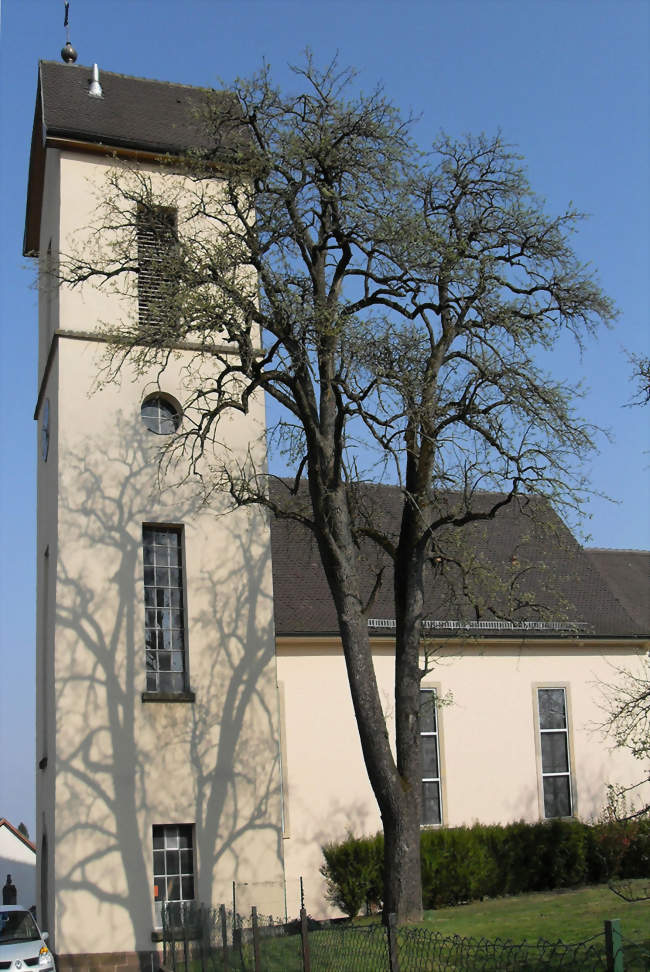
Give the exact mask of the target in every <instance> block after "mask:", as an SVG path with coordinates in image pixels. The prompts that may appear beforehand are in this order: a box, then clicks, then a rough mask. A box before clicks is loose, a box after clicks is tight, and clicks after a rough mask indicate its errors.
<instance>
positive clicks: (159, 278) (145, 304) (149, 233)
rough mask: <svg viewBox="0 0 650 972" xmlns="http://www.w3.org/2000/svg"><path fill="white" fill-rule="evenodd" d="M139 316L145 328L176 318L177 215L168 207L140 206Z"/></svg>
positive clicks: (138, 222) (138, 216)
mask: <svg viewBox="0 0 650 972" xmlns="http://www.w3.org/2000/svg"><path fill="white" fill-rule="evenodd" d="M137 239H138V314H139V321H140V324H141V325H142V326H145V327H159V328H160V327H162V328H165V327H166V326H169V325H172V324H173V323H174V321H175V319H176V316H177V315H176V313H175V310H174V308H175V298H176V296H177V285H176V275H177V261H178V214H177V212H176V210H175V209H173V208H170V207H166V206H144V205H141V206H139V207H138V215H137Z"/></svg>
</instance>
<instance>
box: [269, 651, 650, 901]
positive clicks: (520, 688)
mask: <svg viewBox="0 0 650 972" xmlns="http://www.w3.org/2000/svg"><path fill="white" fill-rule="evenodd" d="M647 647H648V646H647V645H643V646H641V645H637V646H632V645H629V644H628V645H626V646H625V645H623V644H619V645H617V644H615V643H613V644H611V645H610V646H608V648H607V649H606V650H605V649H604V648H603V647H602V646H600V647H598V646H597V645H593V644H592V645H590V644H589V643H586V642H585V643H582V644H581V645H580V646H578V645H575V644H571V643H570V642H569V643H566V644H562V643H561V642H556V643H550V642H546V643H543V644H542V643H538V644H535V643H521V644H515V645H512V646H508V645H505V644H501V645H497V644H492V645H488V644H485V645H482V646H478V645H476V644H467V645H465V646H462V645H458V646H455V645H449V646H447V647H444V648H443V649H441V650H440V651H439V652H438V653H437V656H436V661H435V663H434V668H433V671H432V672H431V674H430V675H428V676H427V677H426V678H425V680H424V682H423V687H427V686H431V687H436V689H437V691H438V694H439V696H440V698H441V699H445V700H446V704H444V705H442V706H441V707H440V708H439V734H440V735H439V741H440V756H441V772H442V803H443V811H442V813H443V824H444V825H446V826H457V825H460V824H471V823H473V822H474V821H481V822H483V823H508V822H510V821H513V820H519V819H522V820H528V821H534V820H539V819H542V818H543V805H542V803H541V799H540V786H539V783H540V768H539V763H538V755H537V747H538V735H539V733H538V732H537V729H536V722H535V689H536V688H537V687H538V686H549V687H554V686H555V687H566V688H567V699H568V710H569V711H568V717H569V742H570V750H571V761H572V769H573V776H572V788H573V794H574V813H575V815H576V816H578V817H580V818H581V819H582V820H586V821H588V820H591V819H594V818H597V817H598V815H599V814H600V813H601V812H602V810H603V808H604V805H605V801H606V785H607V783H610V782H611V783H629V782H633V781H635V780H638V779H639V778H640V776H641V773H640V772H639V770H640V765H639V763H638V761H636V760H634V759H633V758H632V757H631V756H630V755H629V753H627V752H626V751H623V750H620V749H615V748H614V747H613V746H612V744H611V741H608V740H607V739H605V738H604V737H603V734H602V732H601V730H600V729H599V725H600V724H601V723H602V721H603V717H604V713H603V709H602V708H601V705H602V696H601V692H600V688H599V683H601V682H603V683H607V684H611V682H612V681H613V679H614V678H615V669H616V666H623V667H633V666H634V665H637V664H639V663H640V659H639V657H638V655H639V653H642V652H644V651H647ZM393 666H394V654H393V650H392V646H391V645H390V643H386V642H384V643H383V644H382V643H380V642H379V641H376V642H375V668H376V672H377V679H378V683H379V688H380V693H381V696H382V701H383V704H384V711H385V714H386V717H387V721H388V724H389V727H390V728H391V730H392V707H393V702H392V698H393ZM278 679H279V683H280V686H281V698H282V715H283V717H282V732H283V778H284V801H285V834H284V847H285V868H286V878H287V907H288V911H289V913H294V912H295V911H296V910H297V908H298V902H299V879H300V877H301V876H302V877H303V878H304V882H305V889H306V896H307V908H308V910H309V912H310V913H311V914H313V915H315V916H318V915H324V914H328V913H330V911H331V909H330V908H329V906H328V904H327V902H326V901H325V898H324V890H325V888H324V882H323V879H322V877H321V875H320V874H319V867H320V865H321V864H322V862H323V858H322V853H321V846H322V845H323V844H324V843H326V842H328V841H332V840H338V839H340V838H342V837H344V836H345V835H346V833H348V832H352V833H353V834H354V835H357V836H361V835H367V834H374V833H376V832H377V831H378V830H379V829H380V826H381V824H380V818H379V813H378V809H377V805H376V802H375V799H374V796H373V794H372V791H371V788H370V784H369V782H368V780H367V776H366V773H365V769H364V765H363V760H362V755H361V746H360V743H359V738H358V732H357V728H356V723H355V719H354V713H353V710H352V703H351V701H350V695H349V689H348V685H347V678H346V673H345V664H344V660H343V656H342V653H341V650H340V649H339V648H338V647H337V646H336V645H335V643H334V641H333V640H332V639H330V640H329V641H328V640H325V639H323V640H318V639H313V640H308V639H306V640H304V641H303V643H302V644H301V643H300V639H297V638H296V639H280V641H279V647H278Z"/></svg>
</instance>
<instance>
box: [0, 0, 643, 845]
mask: <svg viewBox="0 0 650 972" xmlns="http://www.w3.org/2000/svg"><path fill="white" fill-rule="evenodd" d="M0 2H1V3H2V26H1V40H0V44H1V48H0V52H1V63H0V109H1V115H0V124H1V127H2V153H1V155H0V166H1V188H2V196H1V198H2V216H3V218H2V230H3V231H2V234H1V237H0V246H1V247H2V256H1V259H0V274H1V278H0V283H1V294H2V298H1V299H2V303H1V309H2V318H1V329H2V330H1V332H0V394H1V397H2V402H1V406H2V413H1V414H2V423H0V436H1V442H0V445H1V450H0V456H1V463H2V481H1V487H0V499H1V510H0V529H1V531H2V533H1V539H2V548H1V549H2V563H1V565H0V571H1V578H0V645H1V650H2V658H1V661H0V817H2V816H6V817H7V818H8V819H9V820H11V821H12V823H14V824H18V822H19V821H20V820H24V822H25V823H26V824H27V826H28V827H29V830H30V833H31V834H32V835H33V834H34V831H35V819H34V817H35V810H34V745H33V737H34V584H35V569H34V562H35V503H36V491H35V468H36V456H37V445H36V442H37V437H36V427H35V423H34V422H33V420H32V414H33V410H34V403H35V399H36V326H37V320H36V294H35V292H34V290H33V288H32V283H33V270H32V268H31V267H30V266H29V261H26V260H25V259H24V258H23V257H22V256H21V250H22V236H23V221H24V206H25V189H26V181H27V166H28V152H29V144H30V136H31V127H32V119H33V113H34V97H35V93H36V70H37V62H38V60H39V59H40V58H44V59H48V60H58V58H59V51H60V49H61V47H62V45H63V43H64V41H65V33H64V29H63V9H64V5H63V0H0ZM649 12H650V4H649V3H648V2H647V0H616V2H610V0H584V2H581V0H539V2H538V0H507V2H504V0H446V2H440V0H419V2H418V0H401V2H393V0H328V2H320V3H318V2H313V0H312V2H309V0H71V3H70V26H71V40H72V43H73V44H74V46H75V47H76V48H77V50H78V51H79V63H81V64H91V63H93V62H95V61H96V62H97V63H98V64H99V67H100V70H101V69H105V70H110V71H120V72H123V73H126V74H135V75H139V76H143V77H151V78H159V79H163V80H168V81H177V82H183V83H186V84H198V85H217V84H218V83H219V79H223V80H225V81H228V80H229V79H231V78H233V77H235V76H237V75H239V76H246V75H248V74H251V73H252V72H253V71H255V70H256V69H257V68H258V67H259V66H260V64H261V62H262V59H264V58H265V59H266V60H267V61H269V62H270V63H271V65H272V67H273V69H274V71H275V74H276V78H277V79H278V80H280V81H283V80H286V79H287V78H288V72H287V63H288V62H296V61H299V60H300V54H301V52H302V51H303V50H304V48H305V47H306V46H310V47H311V48H312V49H313V51H314V53H315V55H316V57H317V59H318V60H319V61H321V62H324V61H326V60H329V59H330V58H331V57H332V55H333V54H334V53H335V52H336V51H338V52H339V56H340V59H341V61H342V62H343V63H344V64H352V65H354V66H355V67H356V68H358V69H359V71H360V72H361V77H360V84H361V85H362V86H363V87H365V88H371V87H373V86H374V85H375V83H376V82H377V81H381V82H383V84H384V86H385V89H386V92H387V94H388V95H389V96H390V97H391V98H392V99H393V100H394V101H395V102H396V103H397V104H398V105H400V106H401V107H402V108H403V109H404V110H408V109H413V111H415V112H416V113H418V114H420V115H421V121H420V122H419V124H418V129H417V136H418V138H419V140H420V141H421V143H422V144H423V145H426V144H427V143H428V142H429V141H430V140H431V139H432V138H433V136H434V135H435V134H436V133H437V132H438V131H439V130H440V129H444V130H446V131H447V132H449V133H450V134H454V135H455V134H460V133H464V132H480V131H486V132H489V133H490V132H494V131H495V130H496V129H497V128H501V129H502V131H503V134H504V136H505V138H506V139H507V140H508V141H510V142H512V143H515V144H516V145H517V146H518V147H519V150H520V151H521V153H522V154H523V155H524V156H525V158H526V160H527V163H528V167H529V173H530V178H531V182H532V185H533V187H534V188H535V189H536V190H537V192H538V193H539V194H540V195H542V196H544V197H546V199H547V204H548V208H549V210H552V211H559V210H561V209H562V208H563V207H564V206H565V205H566V204H567V203H568V202H570V201H572V202H573V203H574V204H575V205H576V206H577V207H578V208H579V209H581V210H583V211H584V212H587V213H589V214H590V219H589V220H588V221H587V222H585V223H584V224H583V225H582V227H581V230H580V233H579V235H578V236H577V237H576V239H575V246H576V249H577V251H578V253H579V255H580V256H581V258H582V259H584V260H588V261H590V262H592V263H593V264H594V266H595V267H597V268H598V270H599V274H600V280H601V283H602V286H603V287H604V289H605V290H606V291H607V292H608V293H609V294H610V295H611V296H612V297H613V298H614V299H615V300H616V302H617V304H618V307H619V308H620V312H621V314H620V319H619V321H618V322H617V325H616V327H615V328H614V329H613V330H612V331H610V332H608V333H605V334H604V335H602V336H601V338H600V339H599V341H598V342H597V343H595V344H593V346H590V347H589V348H588V349H587V351H586V353H585V354H584V356H583V357H582V359H581V358H580V357H579V355H578V353H577V351H576V349H575V348H574V347H573V346H572V345H571V344H569V343H567V345H566V346H563V347H562V348H561V349H560V350H559V351H558V352H556V354H555V355H554V357H553V358H552V359H551V360H550V361H549V366H550V367H553V368H554V369H557V370H558V371H559V372H561V374H562V375H563V376H565V377H569V378H571V379H572V380H575V382H576V384H578V383H584V384H585V385H587V386H588V388H589V389H590V391H589V393H588V396H587V398H586V400H585V401H584V402H583V403H582V412H583V414H584V415H585V416H586V417H587V418H588V419H589V420H590V421H592V422H593V423H594V424H595V425H598V426H602V427H606V428H608V429H610V430H611V433H612V435H613V439H612V441H607V440H606V439H604V438H602V439H601V441H600V445H601V451H600V454H599V455H598V456H596V457H595V458H594V460H593V462H592V463H591V466H590V468H589V469H588V470H587V472H588V475H589V477H590V480H591V483H592V486H593V489H594V490H595V491H596V492H600V493H605V494H607V495H609V496H610V497H612V499H614V500H616V501H617V505H614V504H611V503H608V502H605V501H604V500H601V499H594V501H593V502H592V503H591V504H590V506H589V508H588V513H589V514H590V516H591V518H590V519H589V520H588V521H586V523H585V525H584V529H585V531H586V532H587V533H589V534H590V535H591V540H590V542H591V544H592V545H595V546H605V547H633V548H649V547H650V502H649V500H650V496H649V467H650V452H649V451H648V450H649V449H650V442H649V435H648V425H649V420H650V409H645V410H643V409H639V408H636V409H630V408H625V407H624V405H625V402H626V401H628V400H629V398H630V397H631V395H632V391H633V389H632V386H631V379H630V368H629V365H628V363H627V360H626V356H625V351H626V350H627V351H636V352H645V353H646V354H648V352H649V334H648V270H649V264H650V261H649V254H648V224H649V209H648V185H649V183H650V178H649V176H650V173H649V170H648V141H649V139H648V111H649V104H648V37H649V23H648V21H649ZM644 453H645V454H644Z"/></svg>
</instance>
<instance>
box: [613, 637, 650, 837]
mask: <svg viewBox="0 0 650 972" xmlns="http://www.w3.org/2000/svg"><path fill="white" fill-rule="evenodd" d="M601 688H602V692H603V708H604V709H605V711H606V718H605V720H604V722H603V726H602V728H603V729H604V731H605V732H606V734H607V737H608V738H610V739H613V740H614V742H615V744H616V745H617V746H618V747H620V748H622V749H627V750H628V751H629V752H630V753H631V754H632V756H634V758H635V759H638V760H639V762H640V763H641V766H642V767H643V770H642V772H641V775H640V778H639V780H638V781H636V782H635V783H631V784H629V785H627V786H614V785H612V786H610V787H609V803H608V811H609V815H610V816H611V817H612V818H613V819H617V820H634V819H636V818H637V817H643V816H645V815H647V814H648V813H650V801H648V799H647V788H648V785H649V784H650V661H649V660H648V657H647V656H646V657H643V658H641V659H640V660H639V665H638V667H637V668H636V669H631V668H620V669H617V670H616V673H615V678H614V679H613V681H612V682H611V683H610V684H608V685H602V686H601ZM638 794H641V800H640V801H639V799H638V798H637V797H638Z"/></svg>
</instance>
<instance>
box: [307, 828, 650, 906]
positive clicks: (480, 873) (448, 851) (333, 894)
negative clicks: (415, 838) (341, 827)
mask: <svg viewBox="0 0 650 972" xmlns="http://www.w3.org/2000/svg"><path fill="white" fill-rule="evenodd" d="M383 843H384V842H383V837H382V835H381V834H377V835H376V836H374V837H362V838H355V837H353V836H352V835H349V836H348V837H347V838H346V839H345V840H344V841H342V842H341V843H339V844H327V845H326V846H325V847H323V855H324V857H325V863H324V864H323V866H322V867H321V873H322V874H323V875H324V877H325V879H326V881H327V894H328V898H329V900H330V901H332V902H333V903H334V904H335V905H337V906H338V907H339V908H340V909H341V910H342V911H343V912H345V913H346V914H348V915H350V916H354V915H356V914H358V913H359V911H360V910H361V909H362V908H365V910H366V911H370V910H372V909H373V908H379V907H380V906H381V898H382V886H383V860H382V858H383ZM420 846H421V855H422V897H423V903H424V907H425V908H439V907H444V906H445V905H453V904H458V903H459V902H461V901H471V900H474V899H477V898H484V897H496V896H497V895H503V894H522V893H526V892H531V891H548V890H551V889H553V888H573V887H579V886H580V885H584V884H598V883H602V882H604V881H609V880H611V879H613V878H633V877H648V876H650V820H648V819H643V820H636V821H628V822H625V823H621V822H616V821H615V822H610V823H599V824H593V825H590V824H584V823H580V822H579V821H577V820H549V821H545V822H543V823H533V824H529V823H523V821H520V822H517V823H512V824H508V825H507V826H501V825H497V824H494V825H490V826H484V825H482V824H474V826H472V827H454V828H440V829H439V830H423V831H422V837H421V845H420Z"/></svg>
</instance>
